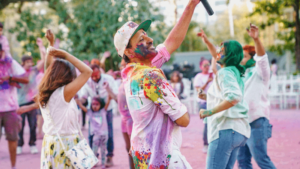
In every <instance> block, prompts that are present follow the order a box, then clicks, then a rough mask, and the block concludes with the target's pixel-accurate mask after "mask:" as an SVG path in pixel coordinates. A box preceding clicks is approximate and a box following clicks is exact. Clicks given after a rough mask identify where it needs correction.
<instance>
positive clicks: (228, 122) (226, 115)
mask: <svg viewBox="0 0 300 169" xmlns="http://www.w3.org/2000/svg"><path fill="white" fill-rule="evenodd" d="M242 90H243V89H242V87H241V86H239V84H238V82H237V79H236V77H235V75H234V73H233V71H231V70H229V69H225V68H223V69H220V70H219V71H218V75H217V77H216V78H215V79H214V80H213V84H212V85H211V87H210V88H209V89H208V93H207V110H210V109H212V108H214V107H216V106H218V105H219V104H220V103H221V102H222V101H224V100H227V101H229V102H231V103H232V104H234V106H233V107H231V108H229V109H227V110H224V111H222V112H219V113H216V114H214V115H212V116H209V117H207V125H208V126H207V131H208V132H207V136H208V142H209V143H210V142H212V141H214V140H216V139H218V138H219V131H220V130H226V129H232V130H234V131H236V132H238V133H240V134H242V135H244V136H245V137H247V138H249V137H250V125H249V123H248V120H247V119H248V115H247V112H248V105H247V103H246V102H245V101H244V98H243V97H244V96H243V91H242Z"/></svg>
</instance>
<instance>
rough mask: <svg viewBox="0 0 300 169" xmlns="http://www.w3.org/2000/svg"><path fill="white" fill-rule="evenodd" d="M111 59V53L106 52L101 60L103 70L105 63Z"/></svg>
mask: <svg viewBox="0 0 300 169" xmlns="http://www.w3.org/2000/svg"><path fill="white" fill-rule="evenodd" d="M109 57H110V52H109V51H106V52H104V54H103V56H102V58H101V60H100V63H101V68H102V69H103V70H105V61H106V59H107V58H109Z"/></svg>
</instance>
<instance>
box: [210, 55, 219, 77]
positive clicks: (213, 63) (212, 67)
mask: <svg viewBox="0 0 300 169" xmlns="http://www.w3.org/2000/svg"><path fill="white" fill-rule="evenodd" d="M211 69H212V71H213V73H214V74H215V75H217V73H218V69H217V61H216V59H215V58H214V57H213V58H212V59H211Z"/></svg>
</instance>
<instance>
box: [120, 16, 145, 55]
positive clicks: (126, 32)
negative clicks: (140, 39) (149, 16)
mask: <svg viewBox="0 0 300 169" xmlns="http://www.w3.org/2000/svg"><path fill="white" fill-rule="evenodd" d="M150 25H151V20H146V21H144V22H142V23H141V24H140V25H138V24H137V23H135V22H132V21H128V22H126V23H125V24H124V25H123V26H122V27H121V28H120V29H119V30H118V31H117V33H116V34H115V37H114V44H115V48H116V50H117V52H118V55H119V56H120V57H123V55H124V51H125V49H126V47H127V45H128V43H129V40H130V39H131V37H133V36H134V35H135V34H136V32H137V31H139V30H140V29H143V30H144V31H147V30H148V29H149V27H150Z"/></svg>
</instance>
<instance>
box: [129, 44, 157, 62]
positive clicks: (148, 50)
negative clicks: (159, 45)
mask: <svg viewBox="0 0 300 169" xmlns="http://www.w3.org/2000/svg"><path fill="white" fill-rule="evenodd" d="M134 52H135V53H136V57H137V58H139V59H147V60H148V59H149V60H150V61H152V59H153V58H154V57H155V56H156V55H157V51H156V50H155V47H154V46H153V44H152V43H151V44H149V45H148V46H145V45H144V44H143V43H141V44H138V45H137V47H136V49H135V50H134Z"/></svg>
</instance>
